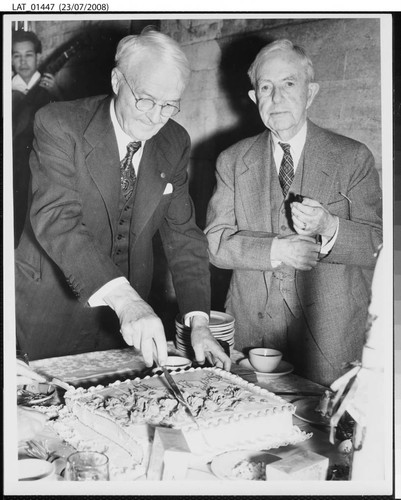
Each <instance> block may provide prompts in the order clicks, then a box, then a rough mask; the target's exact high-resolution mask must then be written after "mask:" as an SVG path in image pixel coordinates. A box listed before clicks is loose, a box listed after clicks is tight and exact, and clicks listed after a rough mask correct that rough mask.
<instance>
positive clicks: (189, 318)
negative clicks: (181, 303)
mask: <svg viewBox="0 0 401 500" xmlns="http://www.w3.org/2000/svg"><path fill="white" fill-rule="evenodd" d="M194 316H203V317H204V318H206V319H207V320H208V321H209V315H208V314H207V313H205V312H204V311H191V312H189V313H187V314H184V317H183V318H182V321H183V323H184V325H185V326H187V327H188V328H191V326H192V318H193V317H194Z"/></svg>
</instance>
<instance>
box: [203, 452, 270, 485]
mask: <svg viewBox="0 0 401 500" xmlns="http://www.w3.org/2000/svg"><path fill="white" fill-rule="evenodd" d="M242 460H248V461H252V462H255V463H263V464H264V466H266V465H267V464H270V463H273V462H276V461H277V460H280V457H278V456H276V455H272V454H271V453H268V452H267V451H252V450H239V451H228V452H226V453H222V454H221V455H217V457H214V459H213V460H212V463H211V464H210V467H211V469H212V472H213V474H215V475H216V476H217V477H218V478H220V479H229V480H230V481H241V480H242V481H243V480H244V478H240V477H237V476H235V475H234V473H233V468H234V467H235V466H236V465H237V464H238V463H239V462H241V461H242ZM248 480H250V479H248Z"/></svg>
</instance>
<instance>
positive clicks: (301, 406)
mask: <svg viewBox="0 0 401 500" xmlns="http://www.w3.org/2000/svg"><path fill="white" fill-rule="evenodd" d="M319 401H320V398H319V397H316V398H305V399H296V400H295V401H291V402H292V404H293V405H294V406H295V416H296V417H298V418H299V419H301V420H303V421H304V422H308V424H315V425H323V426H325V427H328V426H330V417H324V416H323V415H322V414H321V413H319V412H318V411H316V407H317V406H318V404H319Z"/></svg>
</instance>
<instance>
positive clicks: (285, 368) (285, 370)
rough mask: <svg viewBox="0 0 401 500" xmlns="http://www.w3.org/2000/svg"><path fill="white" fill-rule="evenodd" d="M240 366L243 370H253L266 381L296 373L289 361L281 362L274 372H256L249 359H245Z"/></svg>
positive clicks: (240, 362) (240, 361)
mask: <svg viewBox="0 0 401 500" xmlns="http://www.w3.org/2000/svg"><path fill="white" fill-rule="evenodd" d="M238 364H239V365H240V366H241V367H242V368H246V369H247V370H252V371H253V372H255V373H256V375H257V376H258V377H259V376H260V377H261V378H265V379H272V378H278V377H282V376H283V375H288V374H289V373H291V372H293V371H294V367H293V366H292V364H291V363H288V362H287V361H283V360H281V361H280V363H279V364H278V366H277V368H276V369H275V370H273V371H272V372H268V373H265V372H258V371H256V370H255V368H254V367H253V366H252V365H251V363H250V361H249V359H248V358H243V359H240V360H239V361H238Z"/></svg>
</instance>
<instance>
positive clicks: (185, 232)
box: [159, 132, 210, 314]
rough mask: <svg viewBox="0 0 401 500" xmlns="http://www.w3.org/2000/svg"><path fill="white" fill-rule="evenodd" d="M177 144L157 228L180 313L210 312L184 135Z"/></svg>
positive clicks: (205, 256) (206, 271) (205, 259)
mask: <svg viewBox="0 0 401 500" xmlns="http://www.w3.org/2000/svg"><path fill="white" fill-rule="evenodd" d="M183 137H184V142H183V144H181V145H180V150H181V154H180V157H179V159H178V162H177V167H176V169H175V174H174V178H173V179H172V184H173V192H172V195H171V196H172V198H171V201H170V203H169V207H168V210H167V212H166V214H165V217H164V219H163V222H162V224H161V226H160V228H159V230H160V235H161V238H162V242H163V248H164V251H165V254H166V258H167V262H168V266H169V269H170V271H171V274H172V278H173V284H174V290H175V293H176V297H177V302H178V305H179V308H180V313H181V314H186V313H188V312H192V311H203V312H206V313H207V314H209V312H210V272H209V257H208V253H207V239H206V236H205V235H204V233H203V232H202V231H201V229H200V228H199V227H198V226H197V224H196V222H195V211H194V206H193V202H192V200H191V197H190V195H189V186H188V172H187V167H188V161H189V153H190V140H189V136H188V135H187V133H186V132H185V134H184V135H183Z"/></svg>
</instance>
